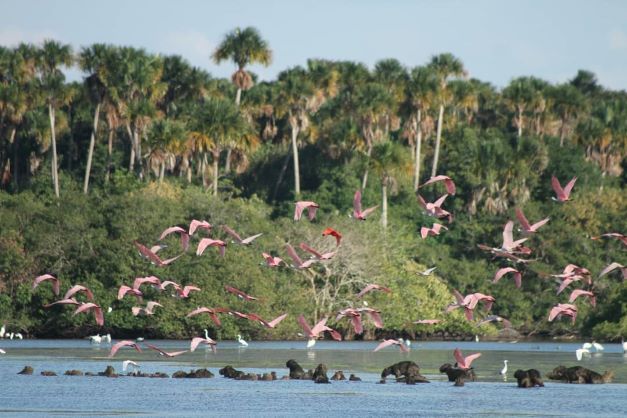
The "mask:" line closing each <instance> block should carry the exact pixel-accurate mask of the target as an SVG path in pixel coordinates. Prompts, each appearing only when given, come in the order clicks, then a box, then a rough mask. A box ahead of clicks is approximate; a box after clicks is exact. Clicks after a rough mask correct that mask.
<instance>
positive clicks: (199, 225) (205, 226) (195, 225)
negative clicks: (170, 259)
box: [189, 219, 211, 235]
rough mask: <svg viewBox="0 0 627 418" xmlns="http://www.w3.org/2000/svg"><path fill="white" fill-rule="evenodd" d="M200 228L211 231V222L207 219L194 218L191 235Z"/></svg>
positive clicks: (190, 227) (190, 230)
mask: <svg viewBox="0 0 627 418" xmlns="http://www.w3.org/2000/svg"><path fill="white" fill-rule="evenodd" d="M198 228H202V229H206V230H207V231H211V224H210V223H209V222H207V221H198V220H196V219H193V220H192V222H191V223H190V224H189V235H194V233H195V232H196V230H197V229H198Z"/></svg>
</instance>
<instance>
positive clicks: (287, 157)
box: [272, 152, 292, 201]
mask: <svg viewBox="0 0 627 418" xmlns="http://www.w3.org/2000/svg"><path fill="white" fill-rule="evenodd" d="M291 158H292V154H291V153H290V152H288V153H287V154H285V158H284V159H283V166H282V167H281V172H280V173H279V178H278V179H277V181H276V184H275V185H274V193H273V194H272V201H275V200H276V195H277V194H278V193H279V187H280V186H281V183H283V177H285V172H286V171H287V165H288V164H289V162H290V159H291Z"/></svg>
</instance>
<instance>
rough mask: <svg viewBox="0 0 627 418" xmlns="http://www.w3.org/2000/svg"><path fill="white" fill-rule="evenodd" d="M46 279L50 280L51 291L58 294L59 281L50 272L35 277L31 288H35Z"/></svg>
mask: <svg viewBox="0 0 627 418" xmlns="http://www.w3.org/2000/svg"><path fill="white" fill-rule="evenodd" d="M46 280H49V281H50V282H52V291H53V292H54V294H55V295H56V296H59V290H60V289H59V288H60V286H61V282H60V281H59V279H57V278H56V277H54V276H53V275H52V274H42V275H41V276H37V277H35V281H34V282H33V290H35V289H36V288H37V286H39V284H40V283H43V282H44V281H46Z"/></svg>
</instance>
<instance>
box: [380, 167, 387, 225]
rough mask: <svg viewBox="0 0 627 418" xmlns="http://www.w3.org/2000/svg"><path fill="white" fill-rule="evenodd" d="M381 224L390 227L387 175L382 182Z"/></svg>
mask: <svg viewBox="0 0 627 418" xmlns="http://www.w3.org/2000/svg"><path fill="white" fill-rule="evenodd" d="M381 225H382V226H383V229H386V228H387V227H388V182H387V178H385V177H384V178H383V181H382V182H381Z"/></svg>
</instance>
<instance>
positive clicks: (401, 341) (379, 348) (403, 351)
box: [372, 338, 409, 353]
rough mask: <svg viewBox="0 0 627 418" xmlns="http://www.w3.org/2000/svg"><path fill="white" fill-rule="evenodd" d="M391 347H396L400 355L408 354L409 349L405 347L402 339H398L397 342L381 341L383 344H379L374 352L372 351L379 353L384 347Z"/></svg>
mask: <svg viewBox="0 0 627 418" xmlns="http://www.w3.org/2000/svg"><path fill="white" fill-rule="evenodd" d="M391 345H398V346H399V348H400V349H401V353H409V347H407V346H406V345H405V342H404V341H403V340H402V339H400V338H399V339H398V340H383V342H381V343H380V344H379V345H378V346H377V347H376V348H375V349H374V350H372V351H373V352H374V351H379V350H381V349H383V348H385V347H389V346H391Z"/></svg>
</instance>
